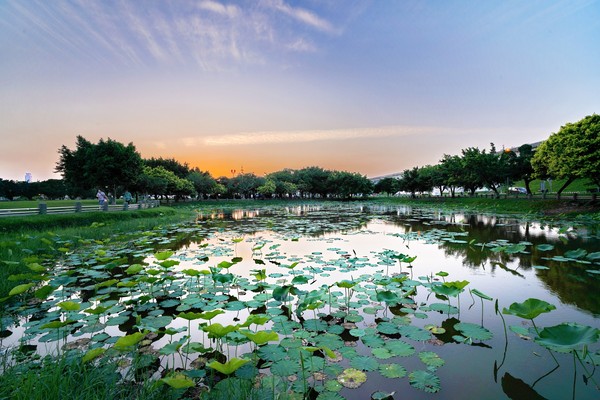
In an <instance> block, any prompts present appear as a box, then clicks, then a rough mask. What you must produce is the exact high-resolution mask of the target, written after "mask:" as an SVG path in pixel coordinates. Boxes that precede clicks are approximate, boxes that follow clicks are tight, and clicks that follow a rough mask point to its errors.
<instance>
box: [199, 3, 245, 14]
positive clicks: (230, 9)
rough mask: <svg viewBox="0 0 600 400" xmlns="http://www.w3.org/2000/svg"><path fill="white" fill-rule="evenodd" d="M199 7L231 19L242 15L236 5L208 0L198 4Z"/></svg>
mask: <svg viewBox="0 0 600 400" xmlns="http://www.w3.org/2000/svg"><path fill="white" fill-rule="evenodd" d="M198 7H199V8H200V9H202V10H208V11H212V12H214V13H217V14H220V15H224V16H227V17H229V18H235V17H237V16H238V15H239V14H240V9H239V8H238V7H236V6H234V5H231V4H228V5H225V4H221V3H219V2H217V1H212V0H206V1H203V2H201V3H200V4H198Z"/></svg>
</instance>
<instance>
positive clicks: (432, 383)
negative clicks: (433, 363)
mask: <svg viewBox="0 0 600 400" xmlns="http://www.w3.org/2000/svg"><path fill="white" fill-rule="evenodd" d="M408 379H409V383H410V385H411V386H412V387H414V388H417V389H420V390H423V391H425V392H427V393H437V392H439V391H440V388H441V386H440V378H438V377H437V376H436V375H434V374H433V373H431V372H429V371H421V370H418V371H413V372H411V373H410V374H409V375H408Z"/></svg>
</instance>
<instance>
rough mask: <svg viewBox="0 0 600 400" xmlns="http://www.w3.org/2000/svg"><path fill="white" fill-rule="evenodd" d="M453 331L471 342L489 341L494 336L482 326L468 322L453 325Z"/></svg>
mask: <svg viewBox="0 0 600 400" xmlns="http://www.w3.org/2000/svg"><path fill="white" fill-rule="evenodd" d="M454 329H456V330H457V331H459V332H460V333H462V334H463V335H464V336H465V337H467V338H470V339H473V340H489V339H491V338H492V337H493V336H494V335H493V334H492V332H490V331H489V330H487V329H486V328H484V327H483V326H480V325H477V324H472V323H470V322H459V323H458V324H455V325H454Z"/></svg>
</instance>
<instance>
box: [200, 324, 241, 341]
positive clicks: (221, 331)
mask: <svg viewBox="0 0 600 400" xmlns="http://www.w3.org/2000/svg"><path fill="white" fill-rule="evenodd" d="M238 329H240V327H239V325H226V326H223V325H221V324H219V323H214V324H212V325H207V326H203V327H202V330H203V331H204V332H207V333H208V337H209V338H222V337H224V336H225V335H227V334H228V333H230V332H235V331H236V330H238Z"/></svg>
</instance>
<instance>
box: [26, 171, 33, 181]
mask: <svg viewBox="0 0 600 400" xmlns="http://www.w3.org/2000/svg"><path fill="white" fill-rule="evenodd" d="M31 178H32V176H31V172H26V173H25V182H27V183H29V182H31Z"/></svg>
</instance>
